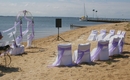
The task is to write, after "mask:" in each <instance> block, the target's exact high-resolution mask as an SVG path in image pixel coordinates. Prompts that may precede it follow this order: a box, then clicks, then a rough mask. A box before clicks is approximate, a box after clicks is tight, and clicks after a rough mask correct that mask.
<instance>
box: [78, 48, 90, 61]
mask: <svg viewBox="0 0 130 80" xmlns="http://www.w3.org/2000/svg"><path fill="white" fill-rule="evenodd" d="M85 52H90V49H88V50H85V51H81V50H78V59H77V61H76V63H77V64H79V63H80V61H81V59H82V57H83V56H84V53H85Z"/></svg>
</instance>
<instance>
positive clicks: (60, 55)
mask: <svg viewBox="0 0 130 80" xmlns="http://www.w3.org/2000/svg"><path fill="white" fill-rule="evenodd" d="M65 50H71V47H68V48H61V47H59V46H58V51H61V53H59V54H58V60H57V62H56V63H55V64H53V65H52V66H57V65H58V64H60V62H61V59H62V57H63V54H64V51H65Z"/></svg>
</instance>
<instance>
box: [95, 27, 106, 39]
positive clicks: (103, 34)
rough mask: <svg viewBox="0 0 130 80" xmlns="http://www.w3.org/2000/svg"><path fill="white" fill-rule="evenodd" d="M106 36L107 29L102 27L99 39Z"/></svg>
mask: <svg viewBox="0 0 130 80" xmlns="http://www.w3.org/2000/svg"><path fill="white" fill-rule="evenodd" d="M105 36H106V30H105V29H101V30H100V34H99V35H98V36H97V39H96V40H97V41H100V40H103V39H104V38H105Z"/></svg>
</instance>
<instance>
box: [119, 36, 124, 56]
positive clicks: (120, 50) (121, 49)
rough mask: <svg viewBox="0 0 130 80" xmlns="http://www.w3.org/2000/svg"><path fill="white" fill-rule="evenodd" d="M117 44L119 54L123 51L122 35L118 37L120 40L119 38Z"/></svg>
mask: <svg viewBox="0 0 130 80" xmlns="http://www.w3.org/2000/svg"><path fill="white" fill-rule="evenodd" d="M118 46H119V52H120V54H121V53H122V52H123V46H124V37H120V40H119V43H118Z"/></svg>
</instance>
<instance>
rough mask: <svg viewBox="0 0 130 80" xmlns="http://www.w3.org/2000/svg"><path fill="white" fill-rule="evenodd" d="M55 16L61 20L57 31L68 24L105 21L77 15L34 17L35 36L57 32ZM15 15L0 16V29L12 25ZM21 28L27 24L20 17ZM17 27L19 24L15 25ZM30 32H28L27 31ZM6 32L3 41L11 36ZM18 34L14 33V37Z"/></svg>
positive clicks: (64, 28)
mask: <svg viewBox="0 0 130 80" xmlns="http://www.w3.org/2000/svg"><path fill="white" fill-rule="evenodd" d="M57 18H60V19H61V20H62V27H61V28H59V32H60V33H62V32H65V31H69V30H71V28H70V25H71V24H73V25H80V26H90V25H97V24H106V23H105V22H89V21H85V22H84V21H83V22H82V21H79V18H78V17H34V24H35V25H34V30H35V38H34V39H37V38H42V37H47V36H50V35H56V34H58V29H57V28H56V25H55V21H56V19H57ZM15 19H16V16H0V31H4V30H6V29H9V28H11V27H13V26H14V22H15ZM22 21H23V24H22V30H23V31H24V30H25V29H26V28H27V26H26V24H27V22H26V20H24V19H22ZM17 27H18V28H19V26H17ZM29 33H30V32H29ZM7 34H8V33H3V36H4V37H3V39H2V40H3V41H11V40H13V37H10V38H9V36H8V35H7ZM17 36H18V33H16V35H15V37H17ZM26 40H27V35H25V36H24V39H23V41H26Z"/></svg>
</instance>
